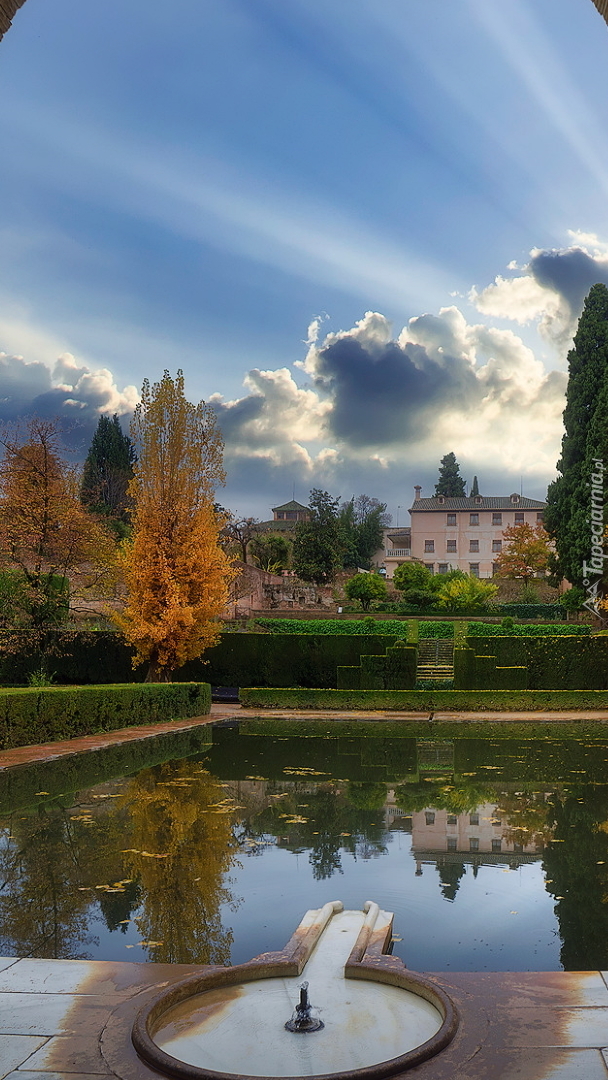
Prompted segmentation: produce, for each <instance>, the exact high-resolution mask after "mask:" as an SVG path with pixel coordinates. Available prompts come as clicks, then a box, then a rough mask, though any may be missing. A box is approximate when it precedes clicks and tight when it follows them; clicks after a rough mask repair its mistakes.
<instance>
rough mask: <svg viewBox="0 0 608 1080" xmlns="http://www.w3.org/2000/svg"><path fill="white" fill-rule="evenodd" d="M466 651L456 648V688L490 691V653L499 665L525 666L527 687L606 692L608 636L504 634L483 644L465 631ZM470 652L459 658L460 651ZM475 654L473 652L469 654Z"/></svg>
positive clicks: (491, 683)
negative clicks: (524, 635)
mask: <svg viewBox="0 0 608 1080" xmlns="http://www.w3.org/2000/svg"><path fill="white" fill-rule="evenodd" d="M467 644H468V646H469V649H464V650H461V649H455V650H454V667H455V672H456V671H457V672H458V676H457V683H456V685H458V686H459V688H463V689H464V687H465V686H466V687H467V688H469V687H470V688H471V689H473V688H475V687H477V688H478V689H481V690H483V689H488V690H491V689H492V688H493V687H494V686H495V685H496V683H495V682H494V681H493V674H492V671H491V664H489V662H488V658H487V656H484V655H483V654H484V653H486V654H492V656H493V657H494V661H493V663H494V664H495V665H496V666H497V668H501V667H503V668H509V667H511V668H512V667H520V666H524V667H526V668H527V670H528V689H530V690H556V689H559V690H608V637H603V636H595V637H589V636H583V637H581V636H576V637H572V636H567V637H559V636H558V637H548V636H546V635H545V636H537V637H528V636H526V637H522V636H518V635H515V636H511V634H510V633H509V634H508V635H503V636H502V637H492V638H491V640H486V642H484V641H483V640H482V639H480V638H479V637H476V636H474V635H469V637H468V638H467ZM469 650H470V653H471V654H472V655H468V656H466V657H465V656H463V655H462V654H463V653H469ZM473 654H474V655H473Z"/></svg>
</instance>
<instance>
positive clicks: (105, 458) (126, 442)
mask: <svg viewBox="0 0 608 1080" xmlns="http://www.w3.org/2000/svg"><path fill="white" fill-rule="evenodd" d="M134 462H135V450H134V448H133V443H132V442H131V439H130V438H129V436H128V435H125V434H124V432H123V430H122V428H121V426H120V421H119V419H118V416H117V415H116V413H114V416H113V417H112V418H111V419H110V417H109V416H100V417H99V422H98V424H97V430H96V431H95V434H94V435H93V440H92V442H91V446H90V448H89V452H88V454H87V458H86V461H85V463H84V469H83V473H82V484H81V487H80V501H81V502H82V503H83V505H84V506H88V507H90V508H91V509H93V510H97V512H98V513H102V514H107V515H108V517H114V518H122V519H125V514H126V508H127V503H128V500H127V487H128V486H129V481H130V480H131V478H132V476H133V465H134Z"/></svg>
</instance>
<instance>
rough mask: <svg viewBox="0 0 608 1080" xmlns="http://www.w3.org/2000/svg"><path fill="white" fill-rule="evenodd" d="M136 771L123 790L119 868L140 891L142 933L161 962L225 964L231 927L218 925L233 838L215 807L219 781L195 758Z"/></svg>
mask: <svg viewBox="0 0 608 1080" xmlns="http://www.w3.org/2000/svg"><path fill="white" fill-rule="evenodd" d="M179 770H180V771H179V781H178V780H177V779H176V776H175V763H174V762H167V763H165V764H164V765H160V766H156V767H155V768H153V769H146V770H144V771H143V772H141V773H139V774H138V776H136V777H135V778H134V779H133V780H132V781H131V782H130V783H129V786H128V788H127V791H126V793H125V806H126V807H127V808H128V811H129V816H130V821H129V825H128V835H129V841H130V842H132V843H133V845H134V847H133V848H132V849H130V850H129V851H125V852H124V856H125V861H124V867H125V870H126V871H128V875H129V876H130V877H135V878H136V879H137V880H138V882H139V884H140V886H141V890H142V913H141V915H139V916H138V918H137V925H138V930H139V932H140V934H141V936H142V938H143V939H144V940H145V941H146V942H148V943H150V942H151V941H153V942H155V943H158V944H156V945H155V946H154V954H153V959H154V960H156V961H159V962H162V963H179V964H188V963H203V964H227V963H229V962H230V945H231V942H232V933H231V931H230V930H229V929H227V928H225V927H224V926H223V924H222V912H221V908H222V906H223V905H227V904H230V903H232V902H233V898H232V895H231V893H230V892H229V890H228V889H227V888H226V886H225V881H226V875H227V873H228V871H229V870H230V867H231V865H232V863H233V860H234V856H235V852H236V845H235V842H234V839H233V836H232V828H231V822H230V816H229V815H228V814H218V813H217V806H218V802H219V800H221V799H222V798H223V796H224V791H223V788H222V786H221V784H220V782H219V781H218V780H217V779H216V778H215V777H214V776H211V775H210V774H209V773H208V772H206V771H205V770H204V769H202V768H201V766H200V765H199V764H198V763H197V762H180V763H179Z"/></svg>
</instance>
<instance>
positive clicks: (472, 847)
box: [469, 836, 479, 851]
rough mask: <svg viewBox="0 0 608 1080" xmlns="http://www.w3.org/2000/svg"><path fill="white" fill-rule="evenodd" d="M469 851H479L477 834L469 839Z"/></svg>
mask: <svg viewBox="0 0 608 1080" xmlns="http://www.w3.org/2000/svg"><path fill="white" fill-rule="evenodd" d="M469 851H479V840H478V839H477V837H476V836H472V837H471V839H470V840H469Z"/></svg>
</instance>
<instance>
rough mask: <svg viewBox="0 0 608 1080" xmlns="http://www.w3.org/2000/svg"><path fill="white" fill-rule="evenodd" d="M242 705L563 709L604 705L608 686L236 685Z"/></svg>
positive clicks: (607, 703)
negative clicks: (328, 687) (338, 687)
mask: <svg viewBox="0 0 608 1080" xmlns="http://www.w3.org/2000/svg"><path fill="white" fill-rule="evenodd" d="M239 696H240V700H241V703H242V705H244V706H246V707H247V708H255V709H329V710H336V711H347V710H351V709H359V710H362V711H364V712H372V711H374V710H380V709H382V710H384V709H386V710H399V711H402V712H422V713H424V712H435V711H441V712H444V711H450V710H457V711H466V712H489V711H492V712H505V711H506V712H510V711H514V710H516V711H518V712H542V711H550V712H562V711H564V710H570V709H572V710H578V709H594V710H600V709H601V710H605V709H607V708H608V690H603V691H602V690H304V689H301V688H290V689H287V688H272V689H266V688H261V689H260V688H256V687H247V688H243V689H241V691H240V695H239Z"/></svg>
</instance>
